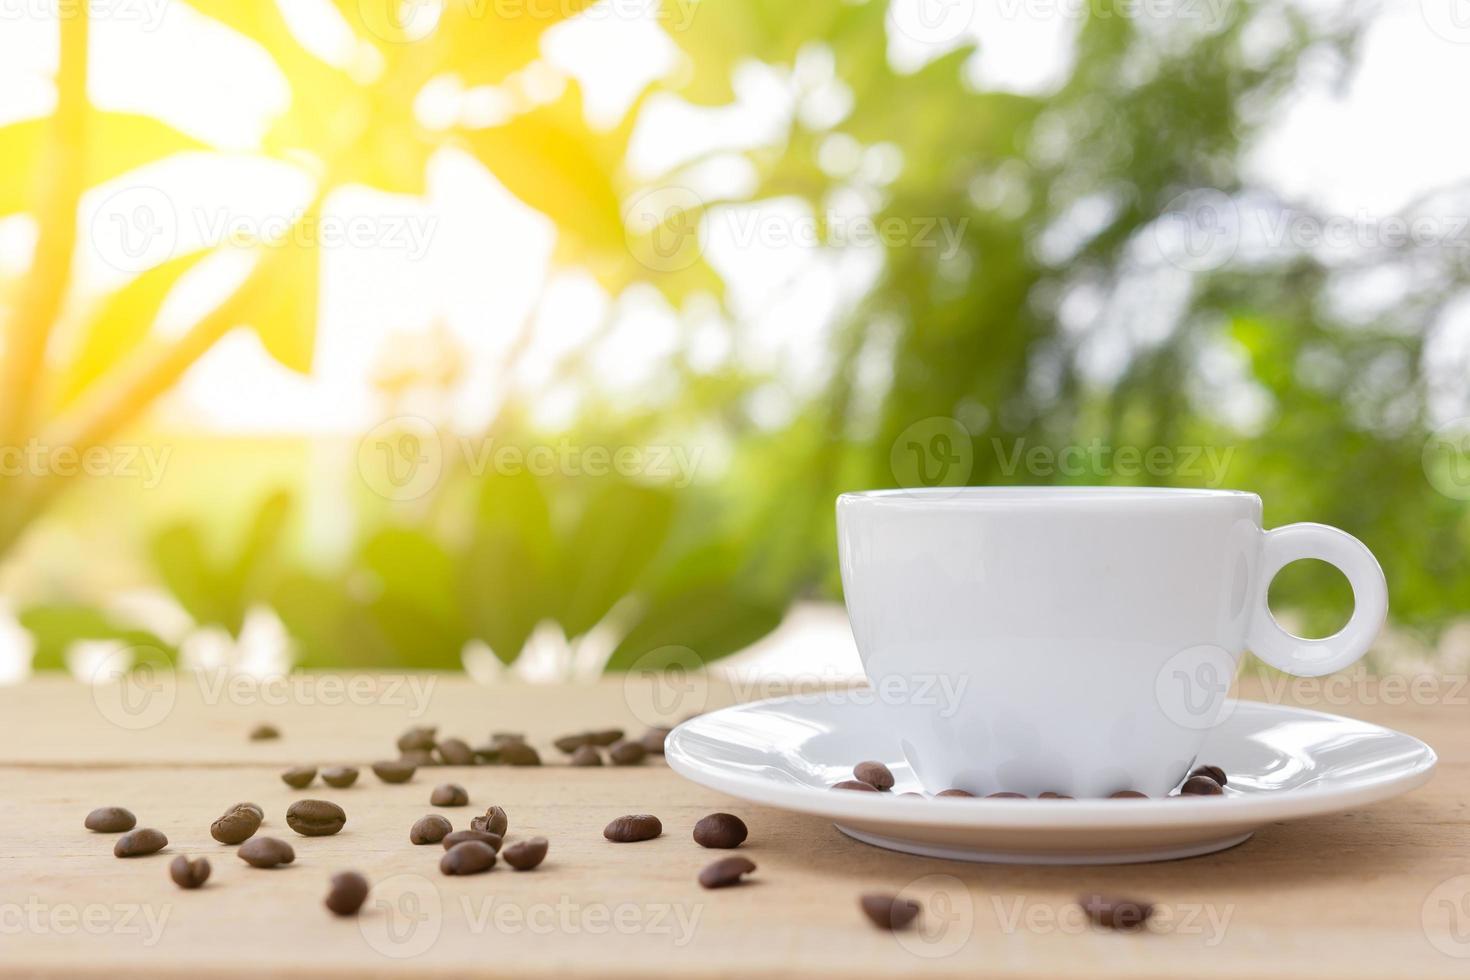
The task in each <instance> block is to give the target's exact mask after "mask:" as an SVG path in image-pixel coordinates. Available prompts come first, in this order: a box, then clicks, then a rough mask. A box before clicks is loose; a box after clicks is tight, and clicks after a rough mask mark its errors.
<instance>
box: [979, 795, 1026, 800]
mask: <svg viewBox="0 0 1470 980" xmlns="http://www.w3.org/2000/svg"><path fill="white" fill-rule="evenodd" d="M985 798H986V799H987V800H1024V799H1025V798H1026V794H1025V793H991V794H989V795H988V796H986V797H985Z"/></svg>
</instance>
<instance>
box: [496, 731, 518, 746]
mask: <svg viewBox="0 0 1470 980" xmlns="http://www.w3.org/2000/svg"><path fill="white" fill-rule="evenodd" d="M525 741H526V736H525V734H524V733H522V732H491V733H490V742H491V744H492V745H499V746H501V747H502V748H504V747H505V746H507V745H510V744H512V743H524V742H525Z"/></svg>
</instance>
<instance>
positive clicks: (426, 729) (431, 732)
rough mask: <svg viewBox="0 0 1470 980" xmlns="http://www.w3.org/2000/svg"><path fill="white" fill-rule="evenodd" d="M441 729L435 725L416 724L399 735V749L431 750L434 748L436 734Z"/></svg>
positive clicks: (403, 750) (408, 750) (406, 750)
mask: <svg viewBox="0 0 1470 980" xmlns="http://www.w3.org/2000/svg"><path fill="white" fill-rule="evenodd" d="M438 733H439V729H437V728H435V727H433V726H423V725H415V726H414V727H413V728H410V729H409V730H408V731H406V732H404V733H403V734H402V735H400V736H398V751H399V752H413V751H415V750H417V751H420V752H431V751H433V749H434V740H435V736H436V735H437V734H438Z"/></svg>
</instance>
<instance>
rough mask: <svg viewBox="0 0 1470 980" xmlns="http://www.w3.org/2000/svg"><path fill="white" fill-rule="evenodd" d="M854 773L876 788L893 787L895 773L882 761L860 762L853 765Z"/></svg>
mask: <svg viewBox="0 0 1470 980" xmlns="http://www.w3.org/2000/svg"><path fill="white" fill-rule="evenodd" d="M852 774H853V775H854V776H856V777H857V779H858V781H859V782H862V783H867V784H868V785H869V786H871V787H873V788H874V789H876V790H880V791H881V790H889V789H892V788H893V773H892V772H890V771H889V769H888V767H887V766H885V765H884V764H883V763H881V762H859V763H858V764H857V765H855V766H853V767H852Z"/></svg>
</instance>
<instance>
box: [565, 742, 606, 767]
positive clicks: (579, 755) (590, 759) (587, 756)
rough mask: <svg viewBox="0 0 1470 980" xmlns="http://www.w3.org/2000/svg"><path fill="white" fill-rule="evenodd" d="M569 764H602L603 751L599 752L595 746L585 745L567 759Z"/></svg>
mask: <svg viewBox="0 0 1470 980" xmlns="http://www.w3.org/2000/svg"><path fill="white" fill-rule="evenodd" d="M567 765H569V766H600V765H602V753H601V752H598V751H597V749H596V748H595V747H594V746H591V745H583V746H582V747H581V748H579V749H577V750H576V751H575V752H573V753H572V757H571V758H570V759H568V760H567Z"/></svg>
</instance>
